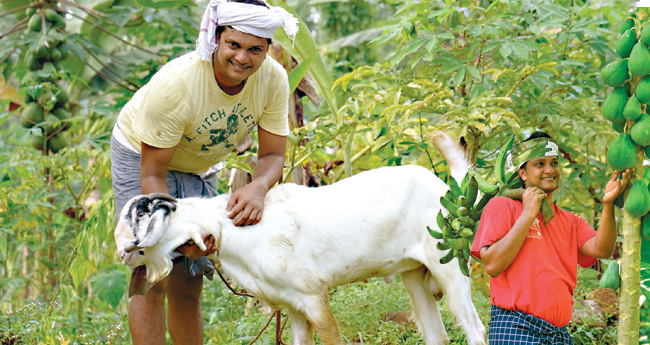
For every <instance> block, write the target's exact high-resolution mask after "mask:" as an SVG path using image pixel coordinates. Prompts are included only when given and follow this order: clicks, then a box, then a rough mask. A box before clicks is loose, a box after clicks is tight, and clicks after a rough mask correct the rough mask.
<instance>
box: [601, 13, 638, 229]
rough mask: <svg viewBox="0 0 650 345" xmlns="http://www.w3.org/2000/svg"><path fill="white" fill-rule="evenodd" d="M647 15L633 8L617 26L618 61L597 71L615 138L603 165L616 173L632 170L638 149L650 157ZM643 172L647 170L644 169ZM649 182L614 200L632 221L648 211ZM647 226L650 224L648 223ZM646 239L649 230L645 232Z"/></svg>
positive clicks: (605, 111) (604, 106)
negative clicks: (604, 87) (607, 89)
mask: <svg viewBox="0 0 650 345" xmlns="http://www.w3.org/2000/svg"><path fill="white" fill-rule="evenodd" d="M648 22H649V21H648V12H646V10H645V9H642V8H641V9H637V10H636V11H635V12H634V13H632V14H630V16H629V17H627V18H626V19H625V20H624V21H623V23H622V24H621V26H620V27H619V32H620V34H621V36H620V38H619V39H618V42H617V43H616V49H615V51H616V53H617V54H618V56H619V58H618V59H617V60H616V61H613V62H610V63H609V64H607V65H606V66H605V67H604V68H603V69H602V70H601V78H602V80H603V83H605V84H606V85H608V86H611V87H613V89H612V90H611V92H610V93H609V95H608V96H607V98H606V99H605V102H604V103H603V106H602V112H603V116H604V117H605V118H606V119H607V120H609V121H610V122H611V123H612V128H613V129H614V130H615V131H617V132H618V133H619V134H618V137H617V138H616V139H614V141H612V143H611V144H610V145H609V148H608V150H607V162H608V163H609V165H610V166H611V167H612V168H613V169H615V170H618V171H625V170H627V169H631V168H633V167H634V166H635V165H636V163H637V157H638V153H639V151H640V150H642V151H643V152H644V153H645V155H646V157H649V156H648V155H649V154H650V115H649V113H650V107H649V106H648V105H650V51H649V50H648V46H649V45H650V25H647V24H648ZM646 170H647V169H646ZM649 183H650V179H648V178H644V179H640V180H637V181H634V182H633V183H632V185H631V187H630V192H629V194H628V195H627V197H626V198H625V199H624V198H623V196H622V195H621V197H619V198H618V199H617V201H616V205H617V206H618V207H623V208H625V210H626V211H627V212H628V213H629V214H630V215H632V216H633V217H635V218H640V217H644V218H645V215H646V214H647V213H648V211H649V210H650V190H649V189H648V184H649ZM646 222H647V223H650V220H648V221H646ZM648 227H650V224H648ZM646 232H647V235H648V237H650V229H648V230H646Z"/></svg>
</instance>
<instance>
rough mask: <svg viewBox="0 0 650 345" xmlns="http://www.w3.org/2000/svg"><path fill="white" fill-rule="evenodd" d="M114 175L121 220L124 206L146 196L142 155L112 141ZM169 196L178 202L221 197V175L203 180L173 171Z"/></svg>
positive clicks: (169, 174)
mask: <svg viewBox="0 0 650 345" xmlns="http://www.w3.org/2000/svg"><path fill="white" fill-rule="evenodd" d="M111 174H112V175H113V193H114V194H115V210H116V213H117V216H119V214H120V213H121V212H122V208H124V205H126V203H127V202H128V201H129V200H130V199H131V198H133V197H134V196H137V195H140V194H142V190H141V189H140V155H139V154H137V153H135V152H133V151H131V150H129V149H128V148H127V147H125V146H124V145H122V144H121V143H120V142H118V141H117V140H116V139H115V138H113V137H112V138H111ZM165 182H166V183H167V188H168V189H169V194H170V195H171V196H173V197H175V198H179V199H182V198H190V197H196V196H207V197H213V196H216V195H218V194H219V193H218V190H217V174H216V173H215V174H211V175H208V176H205V177H201V176H199V175H196V174H190V173H184V172H180V171H173V170H170V171H168V172H167V176H166V178H165Z"/></svg>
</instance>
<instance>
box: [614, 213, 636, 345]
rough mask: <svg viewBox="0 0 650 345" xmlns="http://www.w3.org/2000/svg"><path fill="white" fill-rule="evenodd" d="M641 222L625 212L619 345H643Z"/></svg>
mask: <svg viewBox="0 0 650 345" xmlns="http://www.w3.org/2000/svg"><path fill="white" fill-rule="evenodd" d="M639 267H641V220H640V218H634V217H632V216H631V215H630V214H629V213H627V212H624V216H623V255H622V257H621V296H620V304H619V308H620V310H619V319H618V320H619V321H618V343H619V345H633V344H634V345H638V344H639V317H640V307H639V298H640V297H641V275H640V271H639Z"/></svg>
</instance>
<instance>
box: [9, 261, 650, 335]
mask: <svg viewBox="0 0 650 345" xmlns="http://www.w3.org/2000/svg"><path fill="white" fill-rule="evenodd" d="M592 275H593V272H589V271H580V272H579V282H580V283H579V285H578V289H576V299H579V298H583V297H584V295H585V294H587V293H588V292H589V291H591V290H592V289H593V288H595V286H594V284H595V283H596V281H595V280H594V279H593V277H592ZM217 279H218V278H217ZM478 281H481V280H480V279H474V286H473V296H472V299H473V302H474V305H475V307H476V309H477V312H478V314H479V317H480V318H481V320H482V321H483V323H484V325H485V326H486V329H487V325H488V323H489V319H490V315H489V312H490V303H489V299H488V298H487V296H486V295H485V293H482V292H481V291H485V289H484V288H485V285H484V284H482V283H478ZM247 302H248V300H247V299H246V298H244V297H239V296H236V295H234V294H232V293H231V292H230V291H229V290H228V289H227V288H226V287H225V285H224V284H223V283H222V282H221V281H220V280H215V281H213V282H209V281H205V283H204V292H203V295H202V307H203V317H204V322H203V324H204V334H205V344H208V345H222V344H228V345H234V344H244V345H246V344H249V343H250V341H251V340H253V339H254V338H255V337H256V336H257V334H258V333H259V332H260V330H261V329H262V327H263V326H264V325H265V324H266V323H267V321H268V319H269V317H270V315H269V314H265V313H262V312H260V311H259V310H258V308H257V307H251V305H250V304H249V305H248V306H247ZM330 303H331V305H332V310H333V312H334V315H335V317H336V319H337V320H338V323H339V327H340V329H341V333H342V334H343V338H344V341H345V342H346V343H348V344H354V343H359V344H378V345H383V344H404V345H415V344H423V341H422V339H421V338H420V336H419V335H418V334H417V332H416V331H415V329H413V328H409V327H405V326H404V325H401V324H397V323H394V322H384V321H381V320H382V317H384V315H386V314H387V313H391V312H400V311H404V312H410V305H409V299H408V295H407V293H406V291H405V290H404V287H403V286H402V284H401V283H400V281H399V277H397V278H396V279H395V282H394V283H385V282H384V281H383V280H382V279H379V278H374V279H370V280H369V281H368V282H367V283H355V284H349V285H345V286H341V287H338V288H336V289H333V290H332V291H331V299H330ZM440 305H441V314H442V318H443V322H444V323H445V327H446V329H447V333H448V335H449V338H450V339H451V343H452V344H466V341H465V335H464V333H463V331H462V330H461V329H460V328H458V327H456V326H455V321H454V318H453V316H452V315H451V314H450V312H449V311H448V310H447V309H446V306H445V299H444V298H443V299H442V300H441V303H440ZM126 306H127V303H126V300H122V302H121V303H120V305H119V306H118V308H117V309H116V310H112V309H111V308H110V307H108V306H107V305H105V304H102V303H101V302H100V301H99V300H98V299H97V298H91V299H90V300H88V301H87V310H86V313H85V319H84V322H83V323H82V324H77V323H76V319H75V317H74V315H72V314H73V313H72V312H70V310H71V308H66V306H62V305H59V304H52V305H49V304H47V303H42V302H31V303H26V304H25V305H24V306H23V307H22V308H20V309H18V310H16V311H14V312H11V313H9V312H7V313H2V314H0V344H3V345H4V344H5V342H3V340H2V334H4V337H5V338H8V337H9V335H10V334H13V335H15V336H17V337H19V338H20V339H21V340H22V344H63V345H68V344H127V343H130V337H129V334H128V324H127V315H126ZM48 307H51V308H52V312H51V313H50V314H49V316H48V317H44V315H46V310H47V308H48ZM642 312H643V313H645V314H647V313H648V311H647V308H643V309H642ZM282 317H283V320H285V319H286V314H285V313H283V314H282ZM646 317H647V315H646ZM616 326H617V324H616V321H615V318H613V317H611V316H610V324H609V326H608V327H607V328H606V329H592V328H589V327H586V326H576V325H572V324H570V325H569V327H568V329H569V332H570V333H571V334H572V335H573V337H574V341H575V343H576V345H608V344H616V337H617V335H616ZM641 335H642V337H645V339H647V337H648V336H649V335H650V331H648V325H647V324H644V325H643V328H642V330H641ZM282 339H283V341H284V342H285V343H291V325H290V323H287V325H286V327H285V328H284V331H283V333H282ZM5 341H8V339H5ZM167 343H168V344H171V341H170V340H168V342H167ZM317 343H319V342H317ZM641 343H644V344H645V343H646V342H641ZM255 344H257V345H266V344H275V322H274V321H273V322H271V324H270V325H269V327H268V329H266V331H265V332H264V333H263V334H262V335H261V337H260V339H259V340H257V341H256V343H255Z"/></svg>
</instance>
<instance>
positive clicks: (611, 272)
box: [599, 261, 621, 290]
mask: <svg viewBox="0 0 650 345" xmlns="http://www.w3.org/2000/svg"><path fill="white" fill-rule="evenodd" d="M599 285H600V287H601V288H603V289H612V290H618V288H619V287H620V286H621V276H620V275H619V273H618V262H616V261H614V262H612V263H611V264H609V266H607V269H606V270H605V273H603V276H602V277H601V278H600V282H599Z"/></svg>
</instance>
